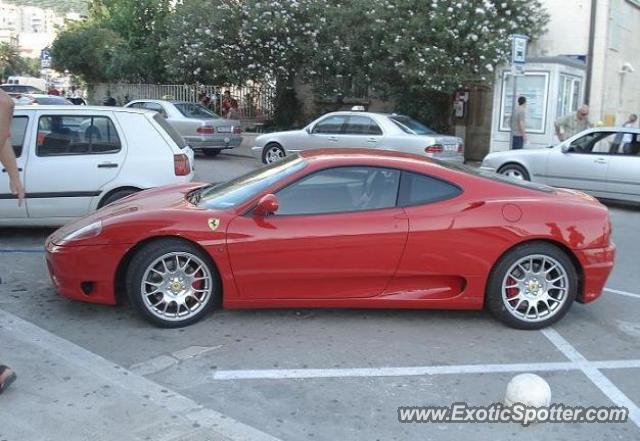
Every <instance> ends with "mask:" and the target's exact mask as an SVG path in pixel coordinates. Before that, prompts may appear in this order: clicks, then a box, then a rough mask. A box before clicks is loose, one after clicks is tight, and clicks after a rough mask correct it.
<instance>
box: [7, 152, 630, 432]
mask: <svg viewBox="0 0 640 441" xmlns="http://www.w3.org/2000/svg"><path fill="white" fill-rule="evenodd" d="M238 154H242V151H240V152H235V156H233V155H229V154H222V155H220V156H219V157H217V158H203V157H198V159H197V164H196V174H197V179H198V180H202V181H213V182H217V181H221V180H226V179H229V178H231V177H233V176H237V175H238V174H241V173H243V172H246V171H248V170H251V169H253V168H254V167H256V166H258V164H257V162H255V161H254V160H252V159H249V158H246V157H242V156H237V155H238ZM611 217H612V221H613V225H614V240H615V241H616V243H617V245H618V258H617V264H616V267H615V270H614V272H613V274H612V276H611V278H610V280H609V282H608V285H607V286H608V289H609V290H608V291H607V292H605V294H604V295H603V296H602V298H601V299H599V300H598V301H597V302H595V303H594V304H591V305H581V304H575V305H574V306H573V307H572V309H571V311H570V312H569V314H568V315H567V316H566V317H565V318H564V319H563V320H562V321H561V322H560V323H558V324H557V325H556V326H554V327H553V329H551V330H547V331H534V332H527V331H516V330H512V329H509V328H506V327H504V326H503V325H501V324H499V323H497V322H495V321H494V320H493V319H492V318H490V317H489V316H488V314H486V313H484V312H480V311H478V312H451V311H388V310H379V311H378V310H376V311H370V310H293V309H284V310H257V311H231V310H230V311H217V312H215V313H213V314H212V315H211V316H210V317H208V318H207V319H205V320H203V321H201V322H200V323H197V324H196V325H193V326H191V327H188V328H184V329H177V330H163V329H157V328H154V327H152V326H150V325H149V324H147V323H146V322H144V321H142V320H141V319H140V318H138V316H137V315H136V314H135V313H134V312H133V311H132V310H130V309H129V308H127V307H104V306H94V305H88V304H82V303H76V302H71V301H68V300H65V299H62V298H60V297H58V296H57V295H56V294H55V292H54V291H53V289H52V286H51V284H50V282H49V279H48V276H47V274H46V268H45V266H44V263H43V256H42V253H41V251H40V250H41V247H42V244H43V241H44V238H45V237H46V236H47V234H48V233H49V231H47V230H5V231H1V232H0V277H1V279H2V280H1V283H0V342H1V343H0V360H1V361H2V362H4V363H8V364H11V365H12V366H14V367H15V368H16V370H17V371H18V375H19V380H18V382H16V383H15V384H14V385H13V386H12V388H11V389H9V390H8V391H7V392H6V393H5V394H3V395H0V440H8V441H30V440H34V441H35V440H38V441H42V440H63V439H64V440H68V441H75V440H89V439H90V440H92V441H94V440H97V441H102V440H116V439H117V440H144V439H150V440H154V441H156V440H194V441H205V440H207V441H208V440H221V439H238V440H239V439H243V440H261V439H264V440H272V441H273V440H275V439H280V440H287V441H289V440H291V441H297V440H307V439H308V440H336V439H337V440H430V439H434V440H459V439H461V438H469V439H474V440H494V439H516V438H517V439H519V440H539V439H554V440H560V439H567V440H590V441H591V440H594V439H612V440H614V439H624V440H630V439H640V413H639V411H638V407H637V406H638V404H640V383H638V381H637V378H638V376H639V375H640V360H639V359H640V319H639V318H638V317H640V272H639V271H638V269H639V267H638V262H640V247H639V246H638V245H640V240H639V239H638V228H639V227H638V226H639V225H640V210H637V209H636V210H633V209H628V208H611ZM10 250H16V251H19V252H8V251H10ZM470 366H471V367H470ZM522 371H531V372H537V373H538V374H539V375H541V376H542V377H543V378H545V379H546V380H547V381H548V382H549V384H550V386H551V390H552V402H554V403H565V404H569V405H582V406H591V405H594V406H610V405H613V404H623V405H626V406H628V407H630V409H631V410H632V412H635V413H632V418H631V419H630V420H629V421H628V422H626V423H619V424H613V423H612V424H564V423H563V424H533V425H530V426H528V427H522V426H520V425H517V424H447V423H437V424H436V423H430V424H402V423H399V422H398V419H397V408H398V406H424V405H438V406H447V405H450V404H451V403H453V402H460V401H465V402H468V403H470V404H472V405H488V404H491V403H493V402H499V401H501V400H502V399H503V396H504V391H505V387H506V385H507V383H508V381H509V380H510V379H511V378H512V377H513V376H514V375H515V374H516V373H519V372H522Z"/></svg>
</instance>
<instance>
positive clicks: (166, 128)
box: [153, 113, 187, 149]
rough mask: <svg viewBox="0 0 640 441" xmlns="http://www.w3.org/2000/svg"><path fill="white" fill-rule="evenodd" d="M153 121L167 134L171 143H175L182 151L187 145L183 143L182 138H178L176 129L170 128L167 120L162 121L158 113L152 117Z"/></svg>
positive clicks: (162, 118)
mask: <svg viewBox="0 0 640 441" xmlns="http://www.w3.org/2000/svg"><path fill="white" fill-rule="evenodd" d="M153 119H154V121H155V122H157V123H158V124H160V127H162V128H163V130H164V131H165V132H167V134H168V135H169V136H170V137H171V139H172V140H173V142H175V143H176V144H177V145H178V147H180V149H184V148H185V147H186V146H187V143H186V142H184V138H183V137H182V136H180V134H179V133H178V132H177V131H176V129H174V128H173V127H172V126H171V124H169V123H168V122H167V120H166V119H164V117H163V116H162V115H160V114H159V113H156V114H155V115H153Z"/></svg>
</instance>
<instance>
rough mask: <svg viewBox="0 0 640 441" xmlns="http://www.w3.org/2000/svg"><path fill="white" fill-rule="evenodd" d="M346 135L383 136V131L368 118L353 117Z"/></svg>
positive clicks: (346, 127) (350, 119)
mask: <svg viewBox="0 0 640 441" xmlns="http://www.w3.org/2000/svg"><path fill="white" fill-rule="evenodd" d="M344 133H346V134H347V135H382V129H381V128H380V126H378V124H376V122H375V121H374V120H373V119H371V118H369V117H368V116H361V115H353V116H350V117H349V120H348V121H347V125H346V126H345V131H344Z"/></svg>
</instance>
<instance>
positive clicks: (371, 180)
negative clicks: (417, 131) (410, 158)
mask: <svg viewBox="0 0 640 441" xmlns="http://www.w3.org/2000/svg"><path fill="white" fill-rule="evenodd" d="M399 184H400V171H399V170H393V169H387V168H380V167H335V168H330V169H326V170H321V171H318V172H316V173H313V174H311V175H309V176H306V177H305V178H303V179H301V180H299V181H296V182H294V183H293V184H291V185H289V186H287V187H285V188H283V189H281V190H280V191H278V192H277V193H276V197H277V198H278V203H279V208H278V211H277V212H276V215H277V216H279V215H310V214H328V213H349V212H356V211H364V210H377V209H383V208H391V207H395V206H396V202H397V201H396V200H397V197H398V186H399Z"/></svg>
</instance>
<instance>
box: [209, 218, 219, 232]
mask: <svg viewBox="0 0 640 441" xmlns="http://www.w3.org/2000/svg"><path fill="white" fill-rule="evenodd" d="M208 224H209V228H211V231H216V229H217V228H218V227H219V226H220V219H218V218H217V217H213V218H211V219H209V222H208Z"/></svg>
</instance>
